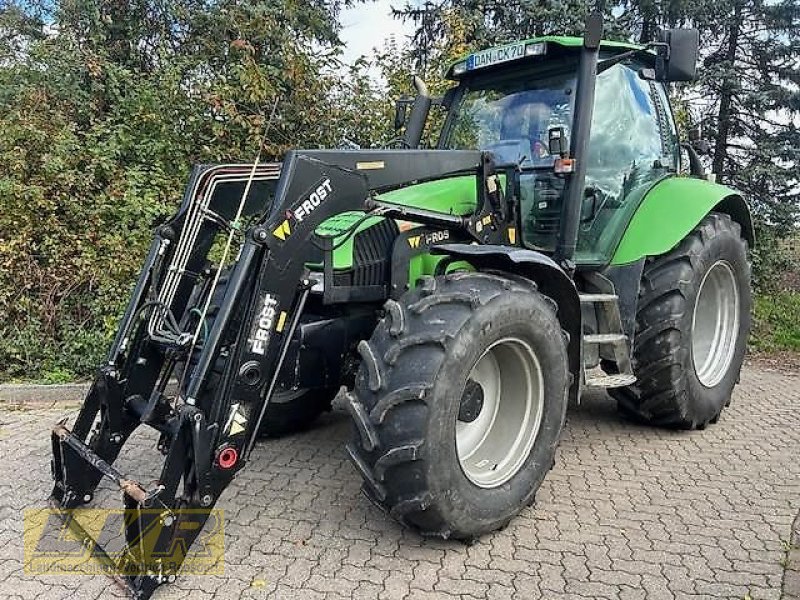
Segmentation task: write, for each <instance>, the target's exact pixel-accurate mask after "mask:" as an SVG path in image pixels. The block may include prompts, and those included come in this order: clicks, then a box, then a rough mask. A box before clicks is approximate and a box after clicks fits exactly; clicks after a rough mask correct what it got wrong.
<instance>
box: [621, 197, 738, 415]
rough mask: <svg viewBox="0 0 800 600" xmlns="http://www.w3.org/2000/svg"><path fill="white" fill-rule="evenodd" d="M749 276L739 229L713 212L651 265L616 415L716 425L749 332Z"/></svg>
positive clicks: (641, 293)
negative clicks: (630, 375) (629, 379)
mask: <svg viewBox="0 0 800 600" xmlns="http://www.w3.org/2000/svg"><path fill="white" fill-rule="evenodd" d="M750 304H751V298H750V269H749V264H748V262H747V245H746V242H745V241H744V240H743V239H742V236H741V232H740V228H739V224H738V223H736V222H735V221H733V220H731V218H730V217H729V216H728V215H726V214H722V213H711V214H709V215H708V216H707V217H706V218H705V219H703V221H702V222H701V223H700V224H699V225H698V226H697V227H696V228H695V229H694V231H692V232H691V233H690V234H689V235H688V236H687V237H686V238H685V239H684V240H683V241H682V242H681V243H680V244H679V245H678V246H677V247H676V248H675V249H674V250H672V251H671V252H669V253H668V254H665V255H663V256H659V257H655V258H653V259H649V261H648V263H647V264H646V265H645V270H644V275H643V277H642V283H641V287H640V290H639V306H638V309H637V317H636V336H635V339H634V352H633V367H634V373H635V375H636V377H637V382H636V384H634V385H633V386H630V387H628V388H621V389H618V390H614V391H613V392H612V393H613V394H614V395H615V396H616V398H617V401H618V403H619V407H620V410H621V411H622V412H623V413H624V414H627V415H628V416H631V417H633V418H635V419H636V420H639V421H644V422H646V423H650V424H652V425H659V426H665V427H672V428H679V429H702V428H704V427H706V425H708V424H709V423H715V422H716V421H717V419H718V418H719V415H720V412H721V411H722V409H723V408H724V407H725V406H727V405H728V404H729V403H730V398H731V393H732V391H733V387H734V385H736V382H737V381H738V378H739V371H740V370H741V367H742V361H743V359H744V354H745V349H746V346H747V334H748V331H749V329H750Z"/></svg>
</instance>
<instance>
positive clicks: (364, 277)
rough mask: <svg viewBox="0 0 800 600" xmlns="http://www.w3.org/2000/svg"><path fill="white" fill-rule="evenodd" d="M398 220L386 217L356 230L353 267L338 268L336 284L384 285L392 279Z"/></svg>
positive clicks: (335, 277) (335, 276) (335, 278)
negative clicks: (392, 259)
mask: <svg viewBox="0 0 800 600" xmlns="http://www.w3.org/2000/svg"><path fill="white" fill-rule="evenodd" d="M397 233H398V230H397V224H396V223H395V222H394V220H392V219H383V220H382V221H380V222H379V223H376V224H375V225H372V226H371V227H369V228H367V229H365V230H364V231H361V232H359V233H357V234H356V236H355V241H354V243H353V248H354V249H353V253H354V257H353V268H352V269H348V270H346V271H337V272H336V273H335V275H334V282H335V284H336V285H345V286H368V285H384V284H386V283H387V282H388V281H389V274H390V273H389V269H390V264H391V258H392V245H393V244H394V240H395V238H396V237H397Z"/></svg>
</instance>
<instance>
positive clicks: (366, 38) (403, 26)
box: [340, 0, 413, 64]
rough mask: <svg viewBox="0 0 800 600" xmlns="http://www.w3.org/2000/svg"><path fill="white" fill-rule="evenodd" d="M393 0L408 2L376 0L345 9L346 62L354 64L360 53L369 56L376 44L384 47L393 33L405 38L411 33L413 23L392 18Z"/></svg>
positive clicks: (394, 2) (342, 35) (399, 39)
mask: <svg viewBox="0 0 800 600" xmlns="http://www.w3.org/2000/svg"><path fill="white" fill-rule="evenodd" d="M392 4H394V5H395V6H397V7H398V8H399V7H401V6H403V5H405V0H376V1H375V2H369V3H367V4H357V5H356V6H353V7H351V8H348V9H346V10H344V11H342V15H341V22H342V31H341V34H340V37H341V39H342V41H343V42H344V43H345V49H344V56H343V60H344V62H346V63H349V64H351V63H353V61H355V60H356V59H357V58H358V57H359V56H362V55H367V56H369V55H370V54H372V49H373V48H375V47H377V48H381V47H383V44H384V42H385V41H386V40H387V39H388V38H389V36H390V35H392V34H394V35H395V36H396V37H397V38H398V41H402V39H403V36H405V35H410V34H411V33H412V31H413V27H412V25H411V23H408V22H407V23H403V22H402V21H400V20H399V19H394V18H392V11H391V7H392Z"/></svg>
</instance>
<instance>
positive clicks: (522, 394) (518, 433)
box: [456, 337, 544, 488]
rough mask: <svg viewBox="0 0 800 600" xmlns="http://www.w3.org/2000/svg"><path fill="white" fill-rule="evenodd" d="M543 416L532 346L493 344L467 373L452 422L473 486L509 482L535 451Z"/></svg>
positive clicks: (513, 341) (540, 383)
mask: <svg viewBox="0 0 800 600" xmlns="http://www.w3.org/2000/svg"><path fill="white" fill-rule="evenodd" d="M543 412H544V377H543V375H542V369H541V366H540V364H539V359H538V358H537V356H536V353H535V352H534V350H533V348H532V347H531V346H530V344H529V343H528V342H526V341H524V340H521V339H519V338H513V337H510V338H504V339H501V340H498V341H496V342H495V343H493V344H492V345H491V346H489V348H488V349H487V350H486V351H485V352H484V353H483V355H482V356H481V357H480V358H479V359H478V361H477V362H476V363H475V366H474V367H473V368H472V371H471V372H470V375H469V378H468V379H467V384H466V386H465V388H464V393H463V394H462V397H461V404H460V405H459V411H458V419H457V420H456V451H457V453H458V459H459V462H460V463H461V470H462V471H463V472H464V474H465V475H466V476H467V478H468V479H469V480H470V481H471V482H472V483H474V484H475V485H477V486H479V487H483V488H494V487H498V486H501V485H503V484H504V483H506V482H507V481H508V480H510V479H511V478H512V477H514V475H516V474H517V472H518V471H519V470H520V469H521V468H522V466H523V465H524V464H525V461H526V460H527V458H528V455H529V454H530V452H531V449H532V448H533V444H534V442H535V440H536V436H537V434H538V433H539V428H540V426H541V422H542V414H543Z"/></svg>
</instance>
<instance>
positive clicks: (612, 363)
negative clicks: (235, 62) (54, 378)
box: [52, 13, 753, 598]
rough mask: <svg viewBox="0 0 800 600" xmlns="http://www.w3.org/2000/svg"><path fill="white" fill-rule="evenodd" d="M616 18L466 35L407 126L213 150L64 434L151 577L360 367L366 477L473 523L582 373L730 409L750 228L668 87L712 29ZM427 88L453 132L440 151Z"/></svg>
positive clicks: (615, 391)
mask: <svg viewBox="0 0 800 600" xmlns="http://www.w3.org/2000/svg"><path fill="white" fill-rule="evenodd" d="M601 37H602V19H601V17H600V15H599V14H598V13H594V14H592V15H591V16H590V17H589V19H588V21H587V26H586V32H585V35H584V37H583V38H582V39H580V38H570V37H542V38H535V39H531V40H524V41H520V42H516V43H513V44H509V45H506V46H502V47H498V48H492V49H489V50H483V51H480V52H476V53H474V54H471V55H469V56H467V57H466V58H465V59H463V60H461V61H459V62H457V63H455V64H454V65H453V66H452V67H451V68H450V70H449V72H448V77H449V78H450V79H452V80H454V82H455V85H454V87H453V88H452V89H451V90H449V91H448V92H447V93H446V94H445V95H444V96H443V97H442V98H437V99H432V98H430V97H428V95H427V92H426V90H425V86H424V85H423V84H422V82H421V81H419V80H417V82H416V84H417V91H418V94H417V97H416V98H415V100H414V101H413V106H412V107H411V110H410V114H409V115H408V118H407V119H406V118H405V115H404V114H403V113H404V112H405V105H403V104H401V105H399V108H398V118H397V121H398V124H400V125H403V124H405V137H404V138H403V139H402V140H401V145H402V146H403V148H398V149H384V150H359V149H354V150H294V151H290V152H288V153H287V155H286V157H285V160H284V161H283V162H282V163H280V164H276V163H261V162H260V161H258V160H256V161H255V163H253V164H251V165H235V164H233V165H205V166H198V167H196V168H195V169H194V171H193V173H192V176H191V179H190V181H189V184H188V186H187V188H186V192H185V195H184V200H183V203H182V205H181V207H180V210H179V211H178V213H177V214H176V215H175V216H174V217H173V218H172V219H171V220H170V221H169V222H167V223H166V224H164V225H162V226H160V227H158V228H157V230H156V233H155V238H154V241H153V244H152V246H151V250H150V253H149V255H148V257H147V259H146V261H145V265H144V268H143V270H142V273H141V275H140V278H139V280H138V283H137V285H136V287H135V289H134V292H133V294H132V298H131V300H130V303H129V306H128V308H127V311H126V313H125V315H124V317H123V318H122V321H121V323H120V327H119V331H118V334H117V336H116V339H115V341H114V343H113V345H112V347H111V349H110V350H109V353H108V356H107V359H106V361H105V363H104V364H103V365H102V366H100V367H99V369H98V372H97V376H96V379H95V382H94V385H93V387H92V389H91V391H90V392H89V394H88V396H87V398H86V400H85V403H84V405H83V408H82V410H81V411H80V413H79V415H78V417H77V419H76V421H75V423H74V424H73V426H72V429H71V430H70V429H68V428H67V426H66V423H65V422H61V423H59V424H58V425H57V426H56V427H55V428H54V430H53V434H52V438H53V476H54V479H55V487H54V489H53V494H52V501H53V503H54V504H55V505H56V506H57V507H59V508H61V509H72V508H76V507H79V506H81V505H84V504H87V503H89V502H91V501H92V499H93V497H94V493H95V490H96V488H97V486H98V483H99V482H100V480H101V479H102V478H106V479H109V480H111V481H113V482H115V483H116V484H117V485H118V486H119V487H120V489H121V490H122V492H123V497H124V499H125V507H126V509H128V510H129V511H130V514H131V517H130V518H129V519H128V521H127V525H126V536H127V544H128V546H127V548H128V549H127V551H126V552H125V553H123V554H122V555H121V556H118V557H117V559H118V560H119V563H120V565H119V566H120V572H122V573H125V574H126V575H125V577H124V580H125V582H126V584H127V585H128V587H129V589H130V590H131V592H132V593H133V594H134V595H135V596H136V597H142V598H145V597H148V596H149V595H150V594H151V593H152V591H153V590H154V589H155V588H156V586H158V585H159V584H161V583H163V582H165V581H171V580H172V579H174V576H175V573H176V572H177V569H178V568H179V566H180V563H181V561H182V560H183V558H184V556H185V552H186V548H188V547H189V546H190V545H191V543H192V542H193V541H194V539H195V537H196V536H197V535H198V532H199V531H200V529H201V527H202V526H203V524H204V523H205V521H206V519H207V518H208V511H209V510H210V509H211V508H212V507H213V506H214V505H215V503H216V502H217V499H218V498H219V496H220V494H221V493H222V492H223V490H224V489H225V488H226V486H227V485H228V484H229V483H230V481H231V480H232V478H233V477H234V476H235V474H236V473H237V472H238V471H239V470H241V469H242V468H243V467H244V466H245V464H246V463H247V460H248V456H249V454H250V451H251V450H252V448H253V446H254V444H255V443H256V441H257V440H258V439H259V438H260V437H263V436H264V434H267V435H279V434H282V433H287V432H290V431H294V430H297V429H300V428H302V427H306V426H308V425H309V424H310V423H311V422H312V421H313V420H314V419H315V418H316V417H317V416H318V415H319V414H320V413H321V412H322V411H324V410H327V409H329V408H330V404H331V401H332V399H333V398H334V396H336V395H337V393H341V392H340V390H341V388H342V386H345V387H346V388H347V390H346V391H345V393H344V396H343V397H344V401H345V404H346V406H347V409H348V410H349V413H350V416H351V417H352V421H353V423H354V436H353V439H352V441H351V443H350V444H348V445H347V452H348V453H349V455H350V458H351V459H352V462H353V464H354V465H355V467H356V469H357V471H358V472H359V473H360V475H361V477H362V478H363V490H364V492H365V494H366V495H367V496H368V497H369V498H370V499H371V500H372V501H373V502H374V503H375V504H377V505H378V506H379V507H381V508H383V509H385V510H386V512H388V513H389V514H390V515H392V516H393V517H394V518H396V519H398V520H399V521H401V522H402V523H404V524H406V525H408V526H410V527H413V528H414V529H416V530H418V531H420V532H422V533H423V534H425V535H432V536H439V537H442V538H454V539H462V540H473V539H475V538H476V537H478V536H480V535H481V534H483V533H486V532H489V531H493V530H496V529H498V528H501V527H503V526H504V525H505V524H506V523H508V522H509V520H510V519H512V518H513V517H514V516H515V515H516V514H518V513H519V512H520V511H521V510H522V509H523V508H524V507H525V506H528V505H530V504H531V503H532V502H533V499H534V496H535V494H536V491H537V489H538V488H539V486H540V485H541V483H542V480H543V479H544V477H545V475H546V473H547V472H548V470H549V469H550V468H551V467H552V466H553V464H554V455H555V451H556V447H557V445H558V441H559V437H560V435H561V431H562V428H563V426H564V420H565V415H566V411H567V406H568V403H569V402H570V401H573V402H577V401H578V400H579V399H580V396H581V394H582V392H583V391H584V390H585V389H586V388H587V387H600V388H608V389H609V391H610V393H611V394H612V395H613V396H614V397H615V398H616V399H617V401H618V405H619V408H620V410H621V411H622V412H623V413H624V414H625V415H626V416H628V417H631V418H633V419H636V420H638V421H641V422H645V423H650V424H653V425H657V426H665V427H671V428H683V429H702V428H704V427H706V426H707V425H708V424H710V423H714V422H716V421H717V419H718V418H719V416H720V412H721V411H722V409H723V408H724V407H725V406H726V405H727V404H728V403H729V402H730V398H731V393H732V390H733V387H734V385H735V384H736V382H737V380H738V377H739V371H740V368H741V365H742V360H743V356H744V353H745V345H746V339H747V333H748V328H749V313H750V304H751V299H750V283H749V266H748V256H747V248H748V244H752V243H753V227H752V223H751V219H750V214H749V211H748V208H747V206H746V204H745V202H744V200H743V199H742V197H741V196H740V195H739V194H738V193H737V192H735V191H733V190H731V189H728V188H726V187H723V186H721V185H717V184H715V183H712V182H710V181H708V178H707V177H706V176H705V174H704V173H703V168H702V165H701V163H700V161H699V159H698V157H697V154H696V152H695V151H694V149H693V146H692V145H690V144H681V142H680V141H679V138H678V135H677V131H676V126H675V121H674V117H673V114H672V111H671V108H670V105H669V101H668V96H667V91H666V84H667V82H670V81H686V80H689V79H691V78H692V77H693V76H694V71H695V62H696V57H697V46H698V37H697V33H696V32H694V31H691V30H671V31H668V32H665V34H664V35H663V37H662V38H661V41H659V42H658V43H655V44H651V45H650V46H648V47H646V48H645V47H639V46H633V45H629V44H622V43H616V42H605V41H602V42H601ZM434 105H436V106H440V107H441V108H442V109H443V110H444V111H446V118H445V120H444V124H443V126H442V129H441V133H440V135H439V139H438V145H437V147H436V148H435V149H419V148H418V146H419V144H420V138H421V135H422V131H423V129H424V127H425V124H426V121H427V119H428V115H429V112H430V110H431V108H432V106H434ZM682 147H683V148H684V150H685V151H686V153H687V155H688V157H689V171H690V172H689V173H688V174H686V175H681V174H680V173H681V158H682V152H681V149H682ZM171 380H177V382H178V385H177V389H176V390H173V389H171V387H170V385H169V382H170V381H171ZM140 425H147V426H149V427H150V428H152V429H154V430H156V431H157V432H158V442H157V449H158V451H160V453H161V454H162V455H163V457H164V458H163V461H164V462H163V469H162V472H161V475H160V477H159V478H158V481H157V483H156V484H155V485H153V486H149V487H145V486H143V485H141V484H139V483H137V482H136V481H135V480H132V479H130V478H128V477H126V476H124V475H123V474H122V473H120V472H119V471H117V469H116V468H115V467H114V466H113V462H114V460H115V459H116V458H117V456H118V455H119V453H120V451H121V449H122V447H123V445H124V444H125V442H126V440H127V439H128V437H129V436H130V435H131V433H132V432H133V431H134V430H135V429H137V428H138V427H139V426H140ZM146 509H147V510H146ZM185 509H194V510H185ZM62 512H63V514H65V515H68V514H69V511H68V510H66V511H62ZM67 520H68V521H69V522H70V524H71V526H73V527H74V528H76V529H78V530H79V529H80V526H79V525H78V524H77V520H76V519H71V518H69V517H67ZM154 524H155V525H158V526H159V527H160V528H161V529H160V534H159V536H158V537H157V540H156V541H155V543H154V545H153V546H152V547H150V548H149V549H148V551H146V552H143V551H142V549H141V548H142V544H141V536H142V535H143V532H145V531H148V530H149V529H151V528H152V527H153V526H154ZM83 533H84V534H85V532H83ZM167 550H171V551H172V552H173V554H172V555H171V560H170V561H166V560H164V559H163V557H164V556H165V553H166V552H167ZM176 553H177V554H176ZM132 565H133V566H134V567H138V568H134V569H132V568H131V567H132ZM123 567H124V568H123Z"/></svg>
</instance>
